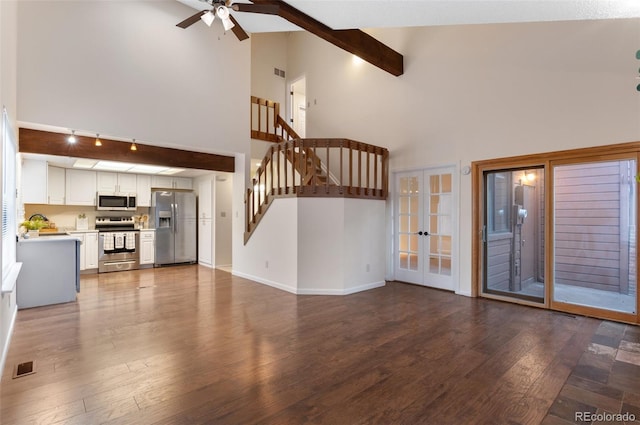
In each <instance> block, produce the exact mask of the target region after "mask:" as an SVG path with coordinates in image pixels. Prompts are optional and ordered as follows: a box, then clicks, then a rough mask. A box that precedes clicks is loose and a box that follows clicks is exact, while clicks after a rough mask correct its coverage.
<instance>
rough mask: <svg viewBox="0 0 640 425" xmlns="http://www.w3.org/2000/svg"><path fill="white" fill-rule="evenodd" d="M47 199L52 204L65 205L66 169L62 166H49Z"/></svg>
mask: <svg viewBox="0 0 640 425" xmlns="http://www.w3.org/2000/svg"><path fill="white" fill-rule="evenodd" d="M47 173H48V174H47V201H48V203H49V204H50V205H64V198H65V193H66V181H65V170H64V168H60V167H52V166H51V165H49V166H48V167H47Z"/></svg>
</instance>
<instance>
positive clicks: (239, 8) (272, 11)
mask: <svg viewBox="0 0 640 425" xmlns="http://www.w3.org/2000/svg"><path fill="white" fill-rule="evenodd" d="M231 8H232V9H233V10H235V11H236V12H251V13H262V14H265V15H277V14H278V10H279V8H280V7H279V6H278V5H277V4H249V3H234V4H233V5H232V6H231Z"/></svg>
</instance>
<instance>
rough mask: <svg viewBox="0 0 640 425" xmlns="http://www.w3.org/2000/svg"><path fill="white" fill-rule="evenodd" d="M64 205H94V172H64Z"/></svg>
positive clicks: (72, 170)
mask: <svg viewBox="0 0 640 425" xmlns="http://www.w3.org/2000/svg"><path fill="white" fill-rule="evenodd" d="M65 175H66V182H67V183H66V185H65V186H66V202H65V203H66V205H89V206H95V205H96V172H95V171H87V170H74V169H71V168H69V169H67V170H66V173H65Z"/></svg>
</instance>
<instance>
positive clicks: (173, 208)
mask: <svg viewBox="0 0 640 425" xmlns="http://www.w3.org/2000/svg"><path fill="white" fill-rule="evenodd" d="M177 212H178V204H176V203H173V204H171V216H172V217H173V220H171V231H172V232H173V234H174V235H175V234H176V230H177V226H176V219H177V217H176V216H177Z"/></svg>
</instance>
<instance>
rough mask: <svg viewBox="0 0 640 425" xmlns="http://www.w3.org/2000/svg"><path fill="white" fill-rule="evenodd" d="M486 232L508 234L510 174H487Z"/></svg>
mask: <svg viewBox="0 0 640 425" xmlns="http://www.w3.org/2000/svg"><path fill="white" fill-rule="evenodd" d="M487 191H488V195H489V196H487V199H490V200H491V202H490V203H489V204H488V205H487V231H488V233H489V234H492V233H504V232H509V231H510V228H509V221H510V220H509V219H510V215H511V173H510V172H508V171H507V172H504V171H503V172H492V173H489V174H487Z"/></svg>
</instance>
